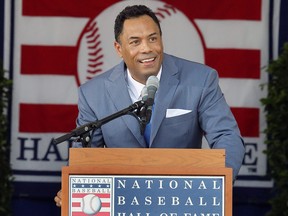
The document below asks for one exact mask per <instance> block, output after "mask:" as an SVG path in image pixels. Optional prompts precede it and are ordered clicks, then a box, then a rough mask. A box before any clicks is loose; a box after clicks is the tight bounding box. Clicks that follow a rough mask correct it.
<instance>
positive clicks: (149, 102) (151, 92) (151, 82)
mask: <svg viewBox="0 0 288 216" xmlns="http://www.w3.org/2000/svg"><path fill="white" fill-rule="evenodd" d="M145 87H146V88H147V94H148V95H147V99H146V101H144V99H145V98H144V96H142V99H143V101H144V102H145V104H146V106H147V110H146V121H147V124H148V123H149V122H150V119H151V116H152V106H153V104H154V98H155V94H156V91H157V89H158V87H159V80H158V78H157V77H156V76H150V77H149V78H148V79H147V82H146V86H145ZM142 91H143V90H142ZM145 97H146V96H145Z"/></svg>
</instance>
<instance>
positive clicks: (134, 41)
mask: <svg viewBox="0 0 288 216" xmlns="http://www.w3.org/2000/svg"><path fill="white" fill-rule="evenodd" d="M130 44H131V45H138V44H139V40H133V41H131V42H130Z"/></svg>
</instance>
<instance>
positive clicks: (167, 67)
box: [150, 55, 179, 143]
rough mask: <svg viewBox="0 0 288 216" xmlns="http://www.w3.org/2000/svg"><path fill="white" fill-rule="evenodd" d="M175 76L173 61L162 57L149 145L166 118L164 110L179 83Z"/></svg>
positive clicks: (165, 56)
mask: <svg viewBox="0 0 288 216" xmlns="http://www.w3.org/2000/svg"><path fill="white" fill-rule="evenodd" d="M177 74H178V68H177V67H176V65H175V64H174V61H173V59H172V58H171V57H170V56H168V55H164V61H163V66H162V74H161V79H160V85H159V89H158V91H157V93H156V98H155V107H154V113H155V115H154V116H153V117H152V118H153V124H152V128H151V141H150V143H153V140H154V138H155V136H156V134H157V132H158V130H159V127H160V125H161V123H162V121H163V119H164V118H165V117H166V110H167V108H168V107H169V104H170V102H171V100H172V98H173V95H174V93H175V91H176V88H177V86H178V83H179V79H178V76H177Z"/></svg>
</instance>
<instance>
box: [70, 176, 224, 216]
mask: <svg viewBox="0 0 288 216" xmlns="http://www.w3.org/2000/svg"><path fill="white" fill-rule="evenodd" d="M224 209H225V177H223V176H209V177H208V176H141V175H140V176H139V175H137V176H119V175H113V176H107V175H104V176H103V175H101V176H96V175H93V176H92V175H69V216H80V215H81V216H85V215H94V216H108V215H109V216H156V215H157V216H180V215H181V216H223V215H224Z"/></svg>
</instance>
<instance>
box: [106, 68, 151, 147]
mask: <svg viewBox="0 0 288 216" xmlns="http://www.w3.org/2000/svg"><path fill="white" fill-rule="evenodd" d="M124 70H125V69H124V63H123V62H122V63H120V64H119V65H118V66H116V67H115V68H114V70H113V72H112V73H111V75H110V76H109V78H108V79H107V80H106V81H105V88H106V90H107V91H108V93H109V95H110V97H111V100H112V101H113V103H114V105H115V107H116V109H117V111H120V110H122V109H125V108H127V107H128V106H130V105H131V104H132V101H131V98H130V96H129V92H128V88H127V81H126V78H125V71H124ZM111 114H112V113H111ZM133 118H134V117H132V116H131V117H129V118H123V120H124V122H125V124H126V125H127V127H128V129H129V130H130V131H131V132H132V134H133V135H134V136H135V138H136V139H137V140H138V142H139V143H140V144H141V145H142V146H143V147H145V146H146V143H145V140H144V138H143V136H141V134H140V126H139V124H138V123H137V125H136V124H135V122H136V121H135V119H133ZM123 136H126V135H125V134H123Z"/></svg>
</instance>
